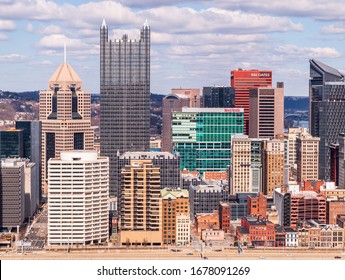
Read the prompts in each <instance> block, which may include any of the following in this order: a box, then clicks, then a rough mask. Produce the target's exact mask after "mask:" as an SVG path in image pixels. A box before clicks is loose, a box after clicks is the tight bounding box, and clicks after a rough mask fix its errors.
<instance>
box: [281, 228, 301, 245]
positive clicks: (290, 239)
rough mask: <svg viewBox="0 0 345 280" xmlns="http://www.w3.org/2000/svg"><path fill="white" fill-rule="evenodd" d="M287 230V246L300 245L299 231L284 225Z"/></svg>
mask: <svg viewBox="0 0 345 280" xmlns="http://www.w3.org/2000/svg"><path fill="white" fill-rule="evenodd" d="M284 231H285V238H286V239H285V247H297V246H298V231H297V230H294V229H293V228H290V227H284Z"/></svg>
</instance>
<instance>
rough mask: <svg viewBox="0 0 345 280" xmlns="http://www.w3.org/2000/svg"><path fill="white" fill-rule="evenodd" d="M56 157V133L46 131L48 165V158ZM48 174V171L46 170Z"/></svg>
mask: <svg viewBox="0 0 345 280" xmlns="http://www.w3.org/2000/svg"><path fill="white" fill-rule="evenodd" d="M54 157H55V133H52V132H47V133H46V166H48V160H49V159H51V158H54ZM46 176H48V172H46Z"/></svg>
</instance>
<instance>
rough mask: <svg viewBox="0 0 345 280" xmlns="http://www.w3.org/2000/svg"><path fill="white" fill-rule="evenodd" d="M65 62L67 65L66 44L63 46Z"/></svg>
mask: <svg viewBox="0 0 345 280" xmlns="http://www.w3.org/2000/svg"><path fill="white" fill-rule="evenodd" d="M63 62H64V63H65V64H66V63H67V50H66V42H64V44H63Z"/></svg>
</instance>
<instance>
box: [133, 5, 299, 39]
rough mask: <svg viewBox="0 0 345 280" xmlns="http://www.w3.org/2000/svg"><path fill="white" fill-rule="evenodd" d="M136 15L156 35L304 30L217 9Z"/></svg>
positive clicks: (165, 10) (163, 9)
mask: <svg viewBox="0 0 345 280" xmlns="http://www.w3.org/2000/svg"><path fill="white" fill-rule="evenodd" d="M138 15H139V16H141V17H142V18H148V19H149V22H150V24H151V25H152V26H154V30H155V31H156V30H157V31H159V32H164V31H165V32H172V33H208V32H218V33H225V34H227V33H230V34H231V33H232V34H236V33H247V34H253V33H254V34H255V33H258V32H259V33H267V32H287V31H302V30H303V26H302V25H301V24H300V23H294V22H292V21H291V20H290V19H288V18H278V17H272V16H265V15H260V14H256V13H245V12H241V11H231V10H224V9H216V8H209V9H205V10H200V11H197V10H194V9H192V8H178V7H159V8H154V9H149V10H144V11H142V12H140V13H138Z"/></svg>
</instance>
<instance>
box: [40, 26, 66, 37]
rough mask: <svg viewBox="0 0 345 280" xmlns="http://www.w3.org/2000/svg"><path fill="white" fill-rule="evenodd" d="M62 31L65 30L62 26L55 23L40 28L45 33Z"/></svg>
mask: <svg viewBox="0 0 345 280" xmlns="http://www.w3.org/2000/svg"><path fill="white" fill-rule="evenodd" d="M62 32H63V29H62V28H61V27H60V26H58V25H53V24H50V25H47V26H43V27H42V28H41V30H40V33H41V34H43V35H51V34H58V33H62Z"/></svg>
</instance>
